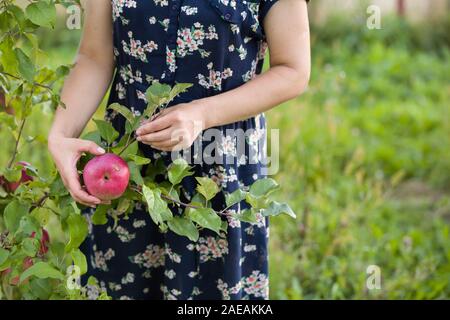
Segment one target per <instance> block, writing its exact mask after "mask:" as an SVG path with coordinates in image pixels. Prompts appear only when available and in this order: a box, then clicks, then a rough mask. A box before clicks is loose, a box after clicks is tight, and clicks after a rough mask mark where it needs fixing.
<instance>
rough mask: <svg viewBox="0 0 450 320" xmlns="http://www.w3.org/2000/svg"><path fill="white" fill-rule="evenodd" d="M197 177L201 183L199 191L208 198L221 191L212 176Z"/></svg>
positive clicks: (198, 187)
mask: <svg viewBox="0 0 450 320" xmlns="http://www.w3.org/2000/svg"><path fill="white" fill-rule="evenodd" d="M195 179H196V180H197V182H198V183H199V185H198V186H197V191H198V192H199V193H200V194H202V195H203V196H204V197H205V198H206V200H211V199H212V198H214V196H215V195H216V194H217V193H218V192H219V186H218V185H217V183H215V182H214V180H212V179H211V178H207V177H196V178H195Z"/></svg>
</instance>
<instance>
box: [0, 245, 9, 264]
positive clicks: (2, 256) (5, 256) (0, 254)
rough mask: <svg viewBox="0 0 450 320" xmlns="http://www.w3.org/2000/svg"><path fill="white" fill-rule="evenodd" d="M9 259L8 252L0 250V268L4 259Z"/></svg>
mask: <svg viewBox="0 0 450 320" xmlns="http://www.w3.org/2000/svg"><path fill="white" fill-rule="evenodd" d="M8 257H9V251H8V250H5V249H3V248H0V266H1V265H2V264H4V263H5V261H6V259H8Z"/></svg>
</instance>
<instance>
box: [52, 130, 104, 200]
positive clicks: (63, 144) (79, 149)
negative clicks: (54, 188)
mask: <svg viewBox="0 0 450 320" xmlns="http://www.w3.org/2000/svg"><path fill="white" fill-rule="evenodd" d="M48 149H49V151H50V154H51V155H52V157H53V160H54V161H55V164H56V167H57V169H58V171H59V174H60V176H61V179H62V181H63V183H64V185H65V186H66V188H67V190H68V191H69V192H70V195H71V196H72V198H74V199H75V201H77V202H79V203H82V204H84V205H86V206H89V207H95V206H96V205H98V204H101V203H102V201H101V200H100V199H97V198H96V197H94V196H91V195H90V194H88V193H87V192H86V191H85V190H83V188H82V187H81V184H80V178H79V175H78V171H77V162H78V160H79V159H80V157H81V155H82V154H83V153H84V152H89V153H91V154H93V155H102V154H104V153H105V150H103V148H101V147H99V146H98V145H97V144H95V143H94V142H92V141H88V140H81V139H75V138H66V137H49V139H48Z"/></svg>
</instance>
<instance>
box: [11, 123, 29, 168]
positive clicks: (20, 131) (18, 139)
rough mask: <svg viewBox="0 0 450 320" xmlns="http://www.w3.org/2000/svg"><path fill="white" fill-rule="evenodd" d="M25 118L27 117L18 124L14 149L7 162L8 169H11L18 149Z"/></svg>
mask: <svg viewBox="0 0 450 320" xmlns="http://www.w3.org/2000/svg"><path fill="white" fill-rule="evenodd" d="M26 119H27V118H25V119H23V120H22V123H21V124H20V129H19V135H18V136H17V139H16V143H15V145H14V151H13V154H12V156H11V159H10V160H9V163H8V169H11V167H12V165H13V164H14V161H15V160H16V156H17V151H18V149H19V142H20V137H21V136H22V132H23V128H24V126H25V120H26Z"/></svg>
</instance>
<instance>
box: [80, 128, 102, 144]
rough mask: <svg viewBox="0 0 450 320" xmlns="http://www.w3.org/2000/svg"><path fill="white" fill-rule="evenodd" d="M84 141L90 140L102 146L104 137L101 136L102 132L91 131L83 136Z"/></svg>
mask: <svg viewBox="0 0 450 320" xmlns="http://www.w3.org/2000/svg"><path fill="white" fill-rule="evenodd" d="M82 139H83V140H89V141H93V142H95V143H96V144H97V145H101V143H102V137H101V136H100V132H98V131H91V132H88V133H86V134H85V135H83V137H82Z"/></svg>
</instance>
